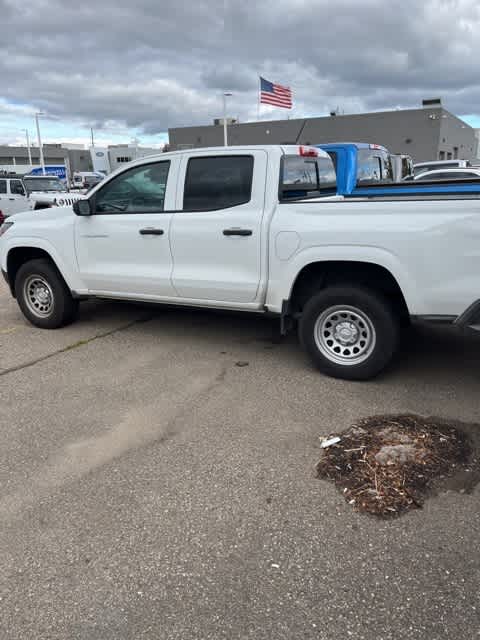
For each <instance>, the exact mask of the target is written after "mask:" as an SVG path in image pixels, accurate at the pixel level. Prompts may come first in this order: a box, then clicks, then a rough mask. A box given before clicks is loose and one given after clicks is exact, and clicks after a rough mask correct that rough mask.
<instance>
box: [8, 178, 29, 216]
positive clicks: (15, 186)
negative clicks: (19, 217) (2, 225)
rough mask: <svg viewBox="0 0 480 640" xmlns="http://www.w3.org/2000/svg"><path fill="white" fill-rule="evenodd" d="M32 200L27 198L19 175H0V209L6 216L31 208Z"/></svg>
mask: <svg viewBox="0 0 480 640" xmlns="http://www.w3.org/2000/svg"><path fill="white" fill-rule="evenodd" d="M33 207H34V202H33V201H32V200H30V199H29V198H28V194H27V190H26V188H25V185H24V184H23V182H22V179H21V178H20V177H15V178H6V177H5V178H2V177H0V209H1V210H2V213H3V216H4V217H8V216H10V215H13V214H14V213H19V212H20V211H28V210H29V209H33Z"/></svg>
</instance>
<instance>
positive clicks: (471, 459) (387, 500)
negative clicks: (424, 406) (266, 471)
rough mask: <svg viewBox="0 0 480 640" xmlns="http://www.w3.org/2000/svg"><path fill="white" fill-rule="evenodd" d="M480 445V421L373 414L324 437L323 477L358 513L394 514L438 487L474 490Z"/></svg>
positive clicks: (319, 468) (320, 466)
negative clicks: (473, 423) (339, 431)
mask: <svg viewBox="0 0 480 640" xmlns="http://www.w3.org/2000/svg"><path fill="white" fill-rule="evenodd" d="M338 439H339V440H338ZM479 445H480V425H467V424H464V423H460V422H456V421H446V420H442V419H437V418H423V417H420V416H415V415H383V416H372V417H370V418H365V419H363V420H360V421H359V422H357V423H356V424H354V425H352V426H351V427H349V428H348V429H347V430H345V431H343V432H342V433H339V434H332V435H331V436H329V437H328V438H326V439H325V440H323V442H322V447H323V448H322V456H321V459H320V461H319V463H318V465H317V477H318V478H323V479H329V480H333V481H334V482H335V484H336V486H337V487H338V488H339V489H340V491H341V492H342V494H343V496H344V498H345V500H346V501H347V502H348V503H349V504H351V505H352V506H353V507H354V508H355V509H357V510H358V511H361V512H365V513H370V514H373V515H376V516H381V517H391V516H396V515H399V514H401V513H403V512H405V511H408V510H409V509H414V508H419V507H421V506H422V505H423V503H424V500H425V498H426V497H427V496H428V495H431V494H432V493H434V492H435V491H439V490H448V489H453V490H457V491H461V492H462V493H466V492H469V491H471V490H472V489H473V488H474V486H475V485H476V484H477V483H478V482H479V481H480V461H479V455H478V452H479V450H480V447H479Z"/></svg>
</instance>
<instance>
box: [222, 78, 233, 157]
mask: <svg viewBox="0 0 480 640" xmlns="http://www.w3.org/2000/svg"><path fill="white" fill-rule="evenodd" d="M231 95H233V94H232V93H230V92H228V91H225V93H224V94H223V146H224V147H228V137H227V98H228V97H230V96H231Z"/></svg>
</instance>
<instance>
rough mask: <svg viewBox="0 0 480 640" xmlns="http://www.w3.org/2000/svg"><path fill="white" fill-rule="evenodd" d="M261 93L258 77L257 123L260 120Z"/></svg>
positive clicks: (260, 83) (260, 82)
mask: <svg viewBox="0 0 480 640" xmlns="http://www.w3.org/2000/svg"><path fill="white" fill-rule="evenodd" d="M261 91H262V81H261V79H260V76H258V96H257V122H258V120H260V93H261Z"/></svg>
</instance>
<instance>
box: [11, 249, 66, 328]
mask: <svg viewBox="0 0 480 640" xmlns="http://www.w3.org/2000/svg"><path fill="white" fill-rule="evenodd" d="M15 295H16V298H17V301H18V305H19V307H20V309H21V310H22V313H23V315H24V316H25V317H26V318H27V320H29V321H30V322H31V323H32V324H33V325H35V326H36V327H40V328H41V329H57V328H58V327H63V326H64V325H66V324H69V323H70V322H72V321H73V319H74V318H75V315H76V312H77V310H78V301H77V300H74V299H73V298H72V295H71V293H70V291H69V289H68V287H67V285H66V284H65V282H64V280H63V278H62V277H61V275H60V274H59V273H58V271H57V270H56V268H55V267H54V265H53V264H52V263H51V262H49V261H48V260H45V259H36V260H29V261H28V262H26V263H25V264H23V265H22V266H21V267H20V269H19V270H18V272H17V275H16V278H15Z"/></svg>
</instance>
